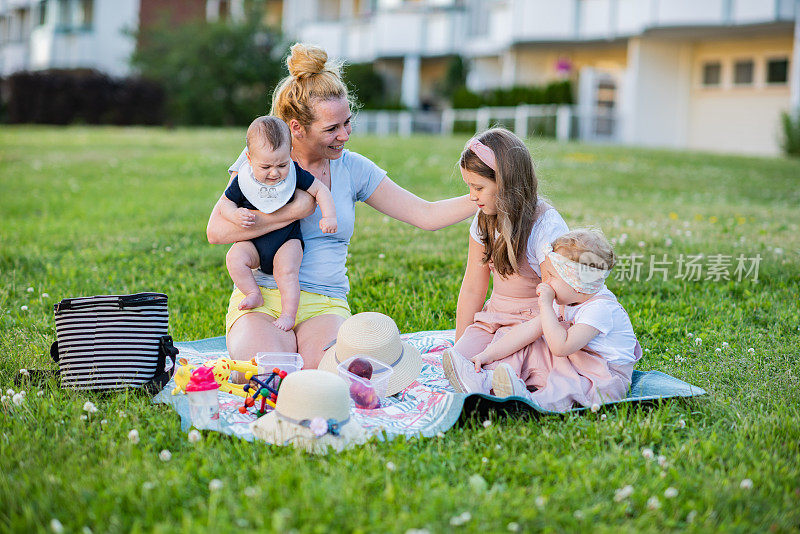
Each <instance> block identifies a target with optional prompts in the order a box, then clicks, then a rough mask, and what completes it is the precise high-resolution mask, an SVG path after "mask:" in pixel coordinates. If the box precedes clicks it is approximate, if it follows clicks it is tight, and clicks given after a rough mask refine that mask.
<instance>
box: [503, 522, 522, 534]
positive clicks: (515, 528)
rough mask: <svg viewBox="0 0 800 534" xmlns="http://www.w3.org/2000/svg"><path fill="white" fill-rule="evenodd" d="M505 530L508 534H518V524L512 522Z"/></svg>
mask: <svg viewBox="0 0 800 534" xmlns="http://www.w3.org/2000/svg"><path fill="white" fill-rule="evenodd" d="M506 530H508V531H509V532H519V523H517V522H515V521H512V522H511V523H509V524H507V525H506Z"/></svg>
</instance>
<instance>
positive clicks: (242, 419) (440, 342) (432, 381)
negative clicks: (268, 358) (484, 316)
mask: <svg viewBox="0 0 800 534" xmlns="http://www.w3.org/2000/svg"><path fill="white" fill-rule="evenodd" d="M454 336H455V331H454V330H434V331H427V332H415V333H412V334H403V335H402V336H401V337H402V338H403V339H404V340H406V341H408V342H409V343H411V344H412V345H414V346H415V347H417V348H418V349H419V350H420V352H421V353H422V361H423V364H422V372H421V373H420V376H419V378H418V379H417V380H416V381H415V382H413V383H412V384H411V385H410V386H408V387H407V388H406V389H404V390H403V391H401V392H400V393H398V394H397V395H395V396H393V397H389V398H387V399H386V400H385V402H384V403H383V406H382V407H381V408H379V409H375V410H358V409H355V408H353V413H352V417H354V418H355V420H356V421H358V423H360V424H361V425H362V426H363V427H364V428H366V429H367V430H368V431H373V432H376V433H377V435H378V436H384V437H386V438H394V437H396V436H414V435H421V436H425V437H430V436H435V435H436V434H438V433H439V432H445V431H446V430H448V429H449V428H450V427H452V426H453V425H454V424H455V423H456V422H457V421H458V420H459V418H460V417H462V416H468V415H469V414H471V413H474V412H476V411H477V412H486V411H499V412H508V413H512V412H527V413H531V414H534V415H541V414H557V413H558V412H550V411H548V410H544V409H542V408H541V407H540V406H538V405H536V404H534V403H533V402H531V401H529V400H527V399H523V398H521V397H508V398H505V399H499V398H497V397H492V396H490V395H483V394H471V395H467V394H463V393H455V392H454V391H453V388H452V387H451V386H450V383H449V382H448V381H447V378H446V377H445V376H444V372H443V371H442V357H441V353H442V351H443V350H444V349H446V348H449V347H452V346H453V340H454ZM175 346H176V347H178V349H179V350H180V357H182V358H186V359H187V360H189V362H190V363H192V364H202V363H203V362H205V361H207V360H213V359H216V358H222V357H226V356H228V351H227V349H226V347H225V338H224V337H215V338H209V339H202V340H199V341H188V342H181V343H176V344H175ZM174 387H175V383H174V380H170V382H169V383H168V384H167V386H166V387H165V388H164V389H163V390H162V391H161V392H160V393H159V394H158V395H156V397H155V398H154V400H153V402H156V403H163V404H167V405H169V406H172V407H173V408H174V409H175V411H177V412H178V414H179V415H180V417H181V429H182V430H183V431H184V432H188V431H189V429H190V428H191V419H190V417H189V402H188V400H187V399H186V395H182V394H179V395H172V393H171V391H172V388H174ZM705 393H706V392H705V390H703V389H702V388H699V387H697V386H693V385H691V384H687V383H686V382H684V381H682V380H678V379H677V378H674V377H672V376H669V375H667V374H664V373H661V372H658V371H646V372H642V371H634V372H633V380H632V384H631V389H630V392H629V394H628V397H627V398H625V399H623V400H621V401H617V403H624V402H639V403H640V402H648V401H655V400H657V399H666V398H671V397H694V396H698V395H705ZM219 402H220V424H219V426H220V428H219V430H220V431H221V432H223V433H225V434H230V435H232V436H238V437H240V438H242V439H245V440H248V441H253V440H254V436H253V434H252V432H251V431H250V427H249V423H250V422H252V421H254V420H255V419H256V417H257V416H256V414H255V413H245V414H242V413H240V412H239V407H240V406H242V405H243V398H242V397H237V396H235V395H231V394H228V393H220V394H219ZM617 403H609V404H617ZM583 410H586V408H575V409H573V410H571V411H573V412H576V411H583ZM250 412H252V410H250Z"/></svg>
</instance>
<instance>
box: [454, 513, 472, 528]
mask: <svg viewBox="0 0 800 534" xmlns="http://www.w3.org/2000/svg"><path fill="white" fill-rule="evenodd" d="M471 520H472V514H471V513H469V512H461V513H460V514H459V515H457V516H453V517H451V518H450V524H451V525H452V526H454V527H460V526H461V525H463V524H465V523H469V522H470V521H471Z"/></svg>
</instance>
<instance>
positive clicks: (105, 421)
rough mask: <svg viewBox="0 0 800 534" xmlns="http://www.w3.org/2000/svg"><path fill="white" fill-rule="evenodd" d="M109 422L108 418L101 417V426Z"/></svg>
mask: <svg viewBox="0 0 800 534" xmlns="http://www.w3.org/2000/svg"><path fill="white" fill-rule="evenodd" d="M107 424H108V420H107V419H100V426H106V425H107Z"/></svg>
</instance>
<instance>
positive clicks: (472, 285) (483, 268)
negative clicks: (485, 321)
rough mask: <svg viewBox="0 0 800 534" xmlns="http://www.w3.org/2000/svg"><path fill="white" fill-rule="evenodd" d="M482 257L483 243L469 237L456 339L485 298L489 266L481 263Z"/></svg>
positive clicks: (457, 310) (472, 319) (459, 301)
mask: <svg viewBox="0 0 800 534" xmlns="http://www.w3.org/2000/svg"><path fill="white" fill-rule="evenodd" d="M482 257H483V245H482V244H481V243H478V242H477V241H475V240H474V239H472V237H470V238H469V251H468V252H467V268H466V270H465V271H464V279H463V280H462V281H461V290H460V291H459V292H458V304H457V305H456V341H458V339H459V338H460V337H461V335H462V334H463V333H464V330H466V329H467V327H468V326H469V325H471V324H472V323H473V322H475V314H476V313H478V312H479V311H481V309H483V302H484V301H485V300H486V290H488V289H489V276H490V274H489V266H488V265H485V264H482V263H481V258H482Z"/></svg>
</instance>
